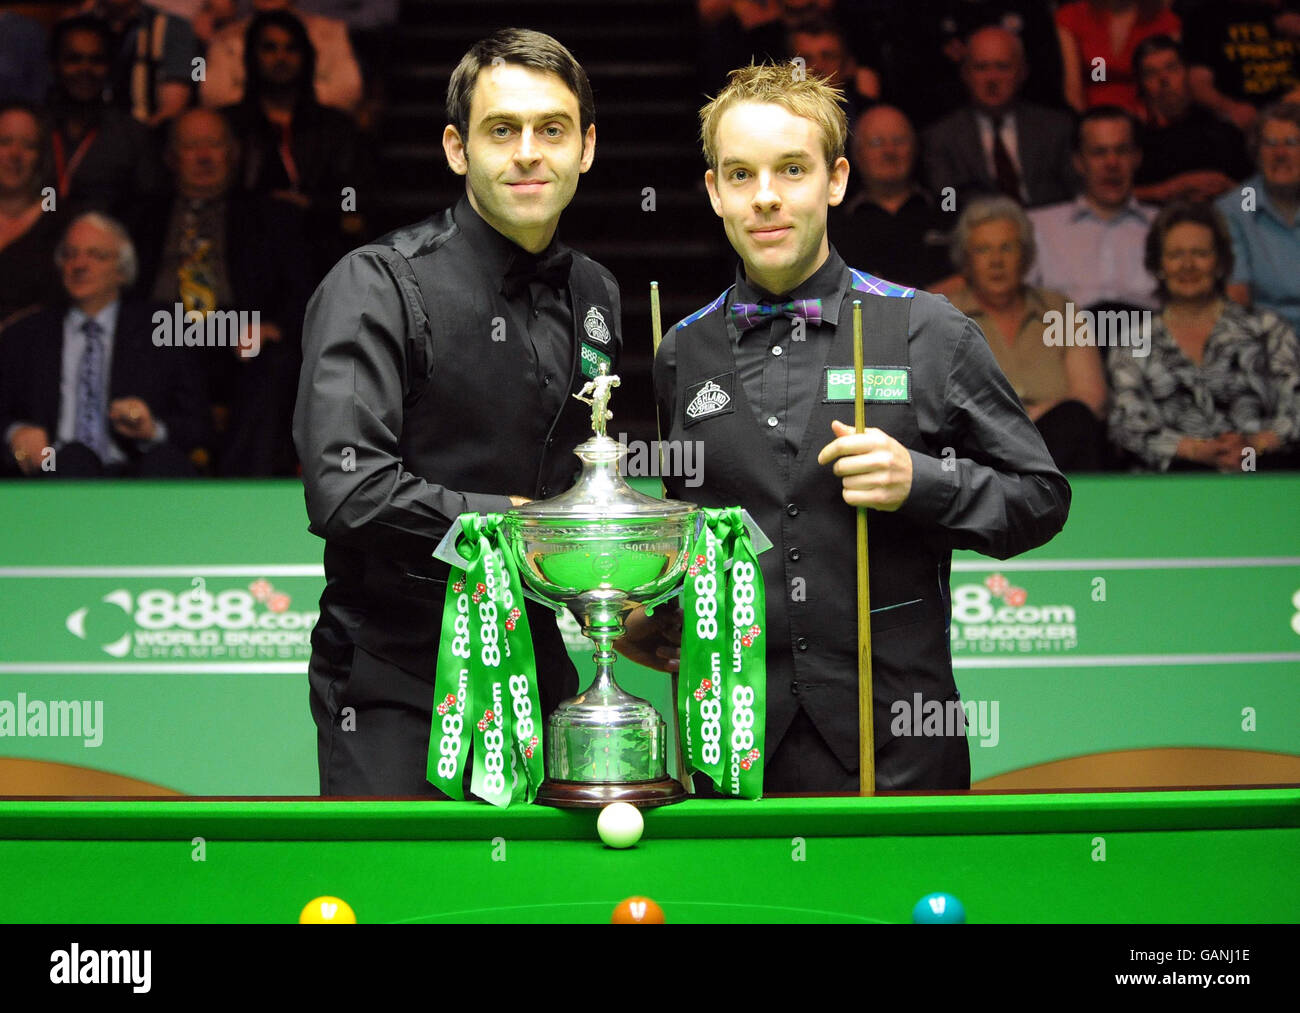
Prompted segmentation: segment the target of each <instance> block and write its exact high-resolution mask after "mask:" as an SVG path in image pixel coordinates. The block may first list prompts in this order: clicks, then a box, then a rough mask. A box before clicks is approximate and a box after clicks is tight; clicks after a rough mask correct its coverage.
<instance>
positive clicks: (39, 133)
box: [0, 102, 59, 371]
mask: <svg viewBox="0 0 1300 1013" xmlns="http://www.w3.org/2000/svg"><path fill="white" fill-rule="evenodd" d="M49 159H50V148H49V137H48V131H47V130H46V128H45V124H44V123H43V122H42V120H41V117H40V114H39V113H38V112H37V111H36V109H35V107H33V106H31V105H28V104H27V103H25V102H4V103H0V329H3V328H4V327H5V326H7V325H8V324H11V323H13V322H14V321H15V320H16V319H17V318H19V317H21V316H24V315H26V314H27V313H30V312H33V311H34V310H38V309H40V308H41V307H42V306H46V305H49V304H51V303H53V302H55V301H56V300H57V299H58V298H59V279H58V274H57V272H56V271H55V269H54V247H55V245H56V244H57V242H58V233H59V226H58V221H57V218H56V215H55V214H54V212H52V211H49V210H46V208H45V206H44V205H45V202H44V201H43V199H42V194H41V189H42V187H44V186H50V185H52V181H53V175H54V174H53V172H51V170H50V164H49ZM4 368H5V365H4V363H3V362H2V361H0V371H2V370H4Z"/></svg>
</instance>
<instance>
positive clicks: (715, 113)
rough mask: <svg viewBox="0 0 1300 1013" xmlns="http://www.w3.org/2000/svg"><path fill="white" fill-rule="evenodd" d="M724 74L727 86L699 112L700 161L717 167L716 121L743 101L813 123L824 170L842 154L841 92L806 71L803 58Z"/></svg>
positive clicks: (843, 119) (846, 130)
mask: <svg viewBox="0 0 1300 1013" xmlns="http://www.w3.org/2000/svg"><path fill="white" fill-rule="evenodd" d="M727 76H728V78H729V80H728V81H727V86H726V87H725V88H723V89H722V91H720V92H718V94H717V95H715V96H714V97H713V99H712V100H711V101H710V102H709V103H708V104H707V105H706V106H705V107H704V108H703V109H701V110H700V141H701V143H702V144H703V146H704V161H705V162H706V163H707V164H708V166H709V168H710V169H712V170H713V171H714V172H717V171H718V124H719V123H720V122H722V115H723V113H725V112H726V111H727V110H728V109H730V108H731V107H732V106H735V105H739V104H740V103H742V102H759V103H771V104H772V105H778V106H781V107H783V108H784V109H787V110H788V111H789V112H791V113H792V114H794V115H795V116H802V117H803V118H804V119H809V120H812V121H813V122H814V123H816V124H817V125H818V126H819V127H821V132H822V150H823V152H824V154H825V155H826V168H827V169H830V168H832V167H833V166H834V165H835V162H836V160H837V159H839V158H842V157H843V155H844V145H845V142H846V141H847V139H848V135H849V121H848V117H847V116H845V115H844V109H843V107H842V106H841V105H840V103H841V102H842V101H843V100H844V94H843V92H842V91H840V89H839V88H836V87H835V86H834V85H832V84H830V82H829V81H828V80H827V79H826V78H819V77H817V76H815V75H810V74H808V73H807V72H806V71H805V70H804V65H803V63H802V61H801V62H798V63H796V62H794V61H791V62H789V63H776V64H773V63H764V64H752V63H751V64H750V65H749V66H748V67H741V68H740V69H739V70H733V71H732V72H731V73H730V74H729V75H727Z"/></svg>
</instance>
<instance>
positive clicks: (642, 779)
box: [506, 364, 698, 808]
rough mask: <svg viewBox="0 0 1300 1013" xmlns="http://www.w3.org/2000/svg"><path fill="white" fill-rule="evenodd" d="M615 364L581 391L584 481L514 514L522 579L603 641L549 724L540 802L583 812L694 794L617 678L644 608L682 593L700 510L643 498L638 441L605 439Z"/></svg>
mask: <svg viewBox="0 0 1300 1013" xmlns="http://www.w3.org/2000/svg"><path fill="white" fill-rule="evenodd" d="M604 369H605V367H604V365H603V364H602V366H601V373H600V375H598V376H597V377H595V378H594V379H593V380H591V381H590V382H589V383H588V384H587V385H586V386H585V387H584V388H583V389H582V391H581V393H579V394H575V395H574V397H576V398H578V399H579V400H582V401H585V402H587V403H588V404H590V405H591V406H592V409H591V427H592V432H593V435H592V437H591V439H589V440H587V441H586V442H585V443H583V444H581V445H580V446H578V447H577V448H576V449H575V450H574V453H575V454H577V455H578V457H579V459H580V460H581V461H582V474H581V476H580V477H579V478H578V481H577V483H576V484H575V485H574V486H573V488H571V489H570V490H569V491H568V492H566V493H563V494H562V495H559V496H556V497H554V498H553V499H548V500H536V501H534V502H531V503H527V504H525V505H524V506H521V507H517V508H515V509H513V510H511V511H510V512H509V513H507V514H506V533H507V536H508V540H509V544H510V549H511V551H512V552H513V553H514V556H515V561H516V562H517V563H518V566H519V575H520V579H521V580H522V581H523V582H524V583H525V584H526V585H527V587H528V589H529V590H530V591H531V592H532V595H533V597H535V598H537V599H538V600H540V601H542V602H545V603H546V604H548V605H551V606H552V607H554V608H557V609H558V608H560V607H561V606H563V607H567V608H569V609H570V610H571V611H572V612H573V614H574V615H575V616H576V617H577V618H578V621H579V622H580V623H581V624H582V632H583V633H584V634H585V635H586V636H588V637H590V638H591V639H592V641H594V643H595V645H596V654H595V661H596V677H595V679H594V680H593V682H592V684H591V686H590V687H588V688H587V689H586V690H585V691H584V692H582V693H580V694H578V695H577V696H575V697H572V698H571V699H568V700H565V701H564V702H563V703H561V704H560V705H559V707H557V708H556V710H555V713H554V714H552V715H551V717H550V718H549V720H548V721H547V725H546V753H545V755H546V777H547V779H546V781H545V782H543V784H542V786H541V788H540V790H539V791H538V794H537V800H538V801H539V802H543V803H546V804H549V805H556V806H565V807H573V808H598V807H602V806H605V805H608V804H609V803H610V802H631V803H632V804H633V805H637V806H642V807H649V806H657V805H666V804H668V803H670V802H677V801H680V800H681V799H683V798H685V796H686V792H685V789H684V788H683V787H682V785H680V784H679V783H678V782H677V781H675V780H673V779H672V778H670V777H669V776H668V772H667V759H668V732H667V730H666V728H665V725H664V721H663V719H662V718H661V717H660V716H659V712H658V711H657V710H656V709H655V708H654V707H653V706H652V705H651V704H650V703H648V702H647V701H645V700H641V699H639V698H637V697H634V696H632V695H630V694H628V693H626V692H624V691H623V690H622V689H620V688H619V685H618V683H617V682H615V680H614V659H615V657H616V655H615V653H614V648H613V644H614V641H615V640H617V639H618V638H619V637H621V636H622V635H623V625H624V622H625V621H626V620H627V617H628V615H629V614H630V613H631V612H632V611H633V610H634V609H635V608H637V607H638V606H639V605H648V606H651V607H653V606H654V605H657V604H659V603H661V602H663V601H665V600H667V599H668V598H669V597H671V596H672V595H673V594H675V593H676V591H677V589H678V587H679V585H680V584H681V581H682V578H683V576H684V575H685V572H686V566H687V554H688V552H689V551H690V545H691V539H692V537H693V536H694V534H695V526H696V515H697V513H698V510H697V508H696V507H695V506H694V505H693V504H691V503H681V502H678V501H676V500H661V499H654V498H652V497H650V496H644V495H642V494H641V493H639V492H636V491H635V490H633V489H632V488H631V487H629V486H628V484H627V483H626V482H625V481H624V480H623V476H622V475H621V474H620V473H619V461H620V460H621V458H622V457H623V455H624V454H626V453H627V448H626V447H625V446H623V445H622V444H621V443H619V442H618V441H617V440H613V439H610V438H609V436H607V435H606V434H605V423H606V422H607V421H608V420H609V419H611V418H612V417H613V414H612V413H611V412H610V411H609V397H610V391H611V390H612V388H614V387H617V386H618V384H619V378H618V377H617V376H612V375H607V374H606V373H605V371H604ZM588 394H590V395H591V396H590V397H588V396H587V395H588ZM675 731H676V730H675V729H674V733H675Z"/></svg>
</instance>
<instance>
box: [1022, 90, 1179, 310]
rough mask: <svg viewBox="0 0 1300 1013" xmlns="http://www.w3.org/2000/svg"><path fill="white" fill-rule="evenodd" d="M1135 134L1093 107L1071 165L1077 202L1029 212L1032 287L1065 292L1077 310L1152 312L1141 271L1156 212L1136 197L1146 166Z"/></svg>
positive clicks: (1125, 121) (1118, 114) (1121, 117)
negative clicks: (1078, 181) (1137, 176)
mask: <svg viewBox="0 0 1300 1013" xmlns="http://www.w3.org/2000/svg"><path fill="white" fill-rule="evenodd" d="M1137 132H1138V126H1137V121H1136V120H1135V119H1134V118H1133V116H1132V115H1131V114H1129V113H1128V112H1126V111H1125V110H1123V109H1120V108H1119V107H1117V106H1101V107H1099V108H1096V109H1090V110H1089V111H1088V112H1087V113H1086V114H1084V116H1083V118H1082V119H1081V120H1080V121H1079V125H1078V127H1077V129H1076V131H1075V154H1074V166H1075V169H1076V170H1077V171H1078V173H1079V175H1080V177H1081V178H1082V180H1083V189H1082V192H1081V193H1080V194H1079V196H1078V197H1076V198H1075V199H1074V200H1072V201H1067V202H1064V203H1061V204H1052V205H1049V206H1048V207H1041V208H1035V209H1034V210H1032V211H1030V212H1029V220H1030V221H1031V222H1032V223H1033V226H1034V233H1035V236H1036V237H1037V240H1038V257H1037V260H1036V262H1035V264H1034V266H1033V268H1032V269H1031V272H1030V276H1029V283H1030V284H1031V285H1035V286H1037V287H1039V288H1048V289H1052V290H1053V291H1056V292H1063V293H1065V295H1067V296H1068V297H1069V298H1070V299H1071V300H1073V302H1074V303H1075V304H1076V305H1078V306H1094V305H1097V304H1100V303H1118V304H1122V305H1127V306H1136V307H1140V308H1147V309H1153V308H1154V307H1155V305H1156V302H1155V297H1154V296H1153V295H1152V292H1153V291H1154V290H1155V279H1154V278H1152V277H1151V275H1150V274H1149V273H1147V271H1146V269H1145V268H1144V266H1143V246H1144V243H1145V242H1146V234H1147V227H1148V226H1149V225H1150V224H1151V219H1152V218H1153V217H1154V214H1155V212H1154V210H1153V209H1152V208H1150V207H1148V206H1146V205H1144V204H1139V203H1138V201H1137V199H1136V198H1135V197H1134V196H1133V174H1134V173H1135V172H1136V171H1137V167H1138V165H1139V163H1140V162H1141V161H1142V152H1141V149H1140V148H1139V146H1138V139H1137Z"/></svg>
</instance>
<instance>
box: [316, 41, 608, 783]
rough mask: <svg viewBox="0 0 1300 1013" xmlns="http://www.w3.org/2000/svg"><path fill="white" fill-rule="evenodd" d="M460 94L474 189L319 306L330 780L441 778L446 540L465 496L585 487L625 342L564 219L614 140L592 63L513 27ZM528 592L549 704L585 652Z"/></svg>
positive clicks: (494, 507) (352, 264)
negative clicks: (569, 649) (599, 147)
mask: <svg viewBox="0 0 1300 1013" xmlns="http://www.w3.org/2000/svg"><path fill="white" fill-rule="evenodd" d="M447 115H448V120H449V122H448V125H447V126H446V128H445V130H444V133H443V149H444V152H445V154H446V157H447V162H448V164H449V165H450V166H451V168H452V171H454V172H456V173H458V174H459V175H462V176H464V177H465V178H466V193H465V197H463V198H462V199H461V200H460V201H459V203H457V205H456V206H455V207H454V208H453V209H451V210H449V211H444V212H442V213H440V214H437V215H434V216H433V217H432V218H430V219H427V220H426V221H424V222H421V223H420V224H418V225H413V226H410V227H407V228H404V229H400V230H398V231H396V232H393V233H391V234H389V235H388V236H385V237H384V238H383V239H381V240H379V241H377V242H376V243H373V244H371V245H368V246H364V247H361V248H360V249H358V250H354V251H353V252H352V253H350V254H348V255H347V256H346V257H344V259H343V260H342V261H340V262H339V263H338V264H337V265H336V266H335V267H334V269H333V270H332V271H331V272H330V274H329V275H328V277H326V279H325V281H324V282H323V283H322V284H321V286H320V288H319V289H318V290H317V291H316V294H315V296H313V298H312V301H311V303H310V305H309V306H308V308H307V318H306V322H305V325H304V335H303V371H302V377H301V381H300V384H299V390H298V406H297V411H296V415H295V418H294V439H295V442H296V444H297V447H298V453H299V457H300V458H301V460H302V467H303V481H304V484H305V486H306V494H307V512H308V515H309V516H310V518H311V530H312V531H314V532H315V533H316V534H318V535H320V536H321V537H323V538H324V539H325V543H326V544H325V576H326V588H325V592H324V594H323V595H322V596H321V616H320V621H319V622H318V623H317V626H316V629H315V631H314V633H313V636H312V660H311V665H310V669H309V681H310V684H311V705H312V714H313V716H314V717H315V720H316V725H317V729H318V748H319V762H320V777H321V792H322V794H327V795H435V794H437V791H436V789H434V788H433V787H432V786H431V785H430V784H429V783H428V782H427V781H426V779H425V767H426V757H427V751H428V743H429V727H430V720H431V715H432V705H433V683H434V673H435V666H436V661H437V653H438V641H439V635H440V631H441V625H442V604H443V600H444V597H445V594H446V575H447V567H446V565H445V564H443V563H440V562H438V561H436V560H434V559H433V558H432V556H431V554H432V552H433V550H434V548H435V547H436V546H437V544H438V542H439V541H440V539H441V538H442V536H443V535H444V534H445V533H446V531H447V529H448V528H449V526H450V525H451V523H452V522H453V521H454V520H455V518H456V517H457V515H459V514H461V513H463V512H465V511H478V512H498V511H504V510H507V509H509V508H510V506H511V505H512V504H519V503H522V502H525V501H527V500H528V499H529V498H534V497H544V496H548V495H551V494H554V493H558V492H560V491H562V490H563V489H564V488H565V487H567V485H568V483H569V482H570V480H571V479H572V478H573V476H574V473H575V471H576V462H575V459H574V457H573V455H572V453H571V451H572V449H573V447H574V446H575V445H576V444H577V443H579V442H581V440H582V439H583V438H584V437H585V435H588V434H589V432H590V430H589V412H587V410H586V409H585V407H584V406H583V405H582V404H580V403H578V402H577V401H575V400H574V399H573V398H572V397H570V396H569V395H570V394H571V393H574V392H576V391H578V390H580V389H581V387H582V384H583V383H584V382H585V381H586V379H587V377H588V376H591V375H593V373H594V372H595V370H596V369H597V368H598V366H599V364H600V363H602V362H607V363H609V365H610V367H611V369H613V368H614V367H615V366H616V365H617V360H618V351H619V347H620V342H621V337H620V328H619V312H620V306H619V293H618V286H617V284H616V283H615V281H614V279H613V277H612V276H611V275H610V273H609V272H608V271H606V270H605V269H604V268H603V267H601V266H600V265H599V264H597V263H595V262H594V261H592V260H590V259H589V258H587V257H585V256H583V255H582V254H580V253H577V252H576V251H573V250H570V249H568V248H567V247H565V246H563V245H562V244H561V243H560V242H559V241H558V240H557V239H556V237H555V233H556V228H557V225H558V223H559V218H560V213H561V212H562V211H563V210H564V208H565V207H566V206H567V205H568V203H569V201H570V200H571V199H572V197H573V194H574V191H575V190H576V188H577V185H578V176H579V175H580V174H581V173H583V172H586V171H587V169H588V168H589V167H590V166H591V163H592V159H593V157H594V154H595V137H596V135H595V126H594V124H593V119H594V105H593V102H592V97H591V88H590V85H589V84H588V82H587V78H586V75H585V73H584V72H583V70H582V68H581V67H580V66H579V65H578V64H577V62H576V61H575V60H574V59H573V57H572V55H571V54H570V53H569V51H568V50H567V49H565V48H564V47H563V46H561V45H560V44H559V43H558V42H556V41H555V40H554V39H552V38H550V37H549V36H546V35H542V34H541V33H538V32H530V31H520V30H516V29H505V30H503V31H501V32H498V33H496V34H495V35H493V36H491V37H490V38H488V39H485V40H483V41H481V42H479V43H477V44H476V45H475V46H473V47H472V48H471V49H470V51H469V53H467V54H466V56H465V58H464V59H463V60H462V61H461V63H460V65H459V66H458V67H457V68H456V70H455V72H454V73H453V74H452V78H451V83H450V86H449V87H448V91H447ZM584 374H585V375H584ZM528 610H529V617H530V620H531V628H532V632H533V639H534V647H535V650H536V656H537V670H538V673H539V687H538V688H539V692H540V696H541V702H542V707H543V710H544V711H550V710H552V709H553V708H554V707H555V705H556V704H557V703H559V701H560V700H562V699H564V697H566V696H569V695H572V694H573V693H575V692H576V691H577V672H576V671H575V670H574V668H573V665H572V662H570V660H569V658H568V655H567V653H566V652H565V649H564V644H563V641H562V640H561V638H560V635H559V632H558V630H557V628H556V626H555V621H554V616H553V615H552V614H551V612H550V611H549V610H547V609H542V608H538V607H536V606H535V605H534V604H533V603H531V602H530V603H529V604H528Z"/></svg>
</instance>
